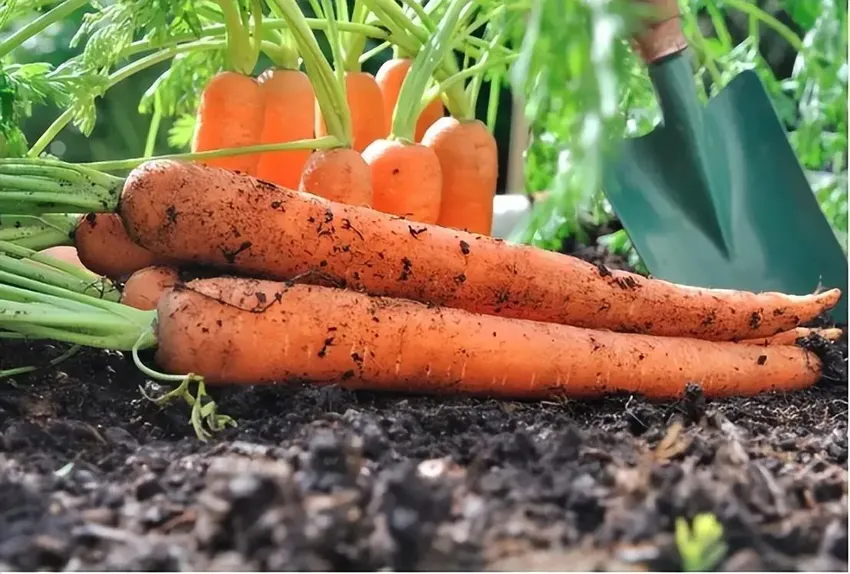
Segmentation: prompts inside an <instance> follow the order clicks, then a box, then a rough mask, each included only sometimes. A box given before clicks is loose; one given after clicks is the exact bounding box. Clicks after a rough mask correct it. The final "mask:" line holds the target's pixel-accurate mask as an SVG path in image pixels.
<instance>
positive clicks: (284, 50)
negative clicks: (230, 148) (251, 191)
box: [257, 30, 316, 189]
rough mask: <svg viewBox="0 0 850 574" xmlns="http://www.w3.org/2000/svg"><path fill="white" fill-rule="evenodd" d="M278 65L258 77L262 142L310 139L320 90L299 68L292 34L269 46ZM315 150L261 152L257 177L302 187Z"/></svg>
mask: <svg viewBox="0 0 850 574" xmlns="http://www.w3.org/2000/svg"><path fill="white" fill-rule="evenodd" d="M265 51H266V53H267V54H268V55H269V56H270V57H271V58H272V60H273V62H274V64H275V65H274V66H273V67H271V68H268V69H266V70H265V71H264V72H263V73H262V74H260V76H259V77H258V78H257V82H258V83H259V85H260V89H261V91H262V94H263V102H264V113H265V118H264V120H263V129H262V133H261V136H260V143H262V144H270V143H279V142H287V141H298V140H307V139H310V138H312V137H313V136H314V124H315V119H316V117H315V115H316V114H315V110H314V105H313V102H314V100H315V97H316V94H315V92H314V90H313V84H312V83H311V82H310V78H309V76H307V74H306V73H304V72H302V71H301V70H299V69H298V67H299V63H300V61H299V57H298V50H297V46H296V45H295V43H294V39H293V38H292V34H291V33H290V32H289V31H288V30H283V31H281V32H280V33H279V34H278V46H277V47H276V49H275V50H268V49H267V50H265ZM310 154H311V150H309V149H301V150H284V151H277V152H268V153H264V154H261V155H260V160H259V163H258V164H257V177H259V178H260V179H263V180H265V181H270V182H272V183H274V184H277V185H282V186H283V187H288V188H290V189H298V184H299V182H300V181H301V173H302V172H303V171H304V166H305V164H306V163H307V160H308V158H309V157H310Z"/></svg>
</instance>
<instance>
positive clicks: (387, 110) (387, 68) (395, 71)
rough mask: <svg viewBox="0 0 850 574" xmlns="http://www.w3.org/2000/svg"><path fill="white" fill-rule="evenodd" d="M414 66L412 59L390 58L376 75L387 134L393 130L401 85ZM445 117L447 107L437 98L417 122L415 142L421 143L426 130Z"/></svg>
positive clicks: (425, 108) (425, 109)
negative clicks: (394, 114)
mask: <svg viewBox="0 0 850 574" xmlns="http://www.w3.org/2000/svg"><path fill="white" fill-rule="evenodd" d="M412 64H413V59H412V58H401V57H394V58H390V59H389V60H387V61H385V62H384V63H383V64H381V67H380V68H378V72H377V73H376V74H375V81H376V82H377V83H378V87H379V88H380V89H381V97H382V98H383V101H384V120H385V122H386V125H387V127H386V129H385V133H387V134H389V133H390V130H391V129H392V120H393V111H394V110H395V105H396V102H397V101H398V95H399V92H400V91H401V84H402V82H404V79H405V78H406V77H407V73H408V71H409V70H410V66H411V65H412ZM444 115H445V107H444V106H443V102H442V101H441V100H440V98H439V97H435V98H434V99H432V100H431V101H430V102H428V105H426V106H425V107H424V108H423V109H422V112H421V113H420V114H419V117H418V118H417V120H416V132H415V136H414V141H416V142H421V141H422V136H424V135H425V130H427V129H428V128H429V127H431V124H433V123H434V122H436V121H437V120H438V119H440V118H441V117H443V116H444Z"/></svg>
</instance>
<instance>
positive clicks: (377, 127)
mask: <svg viewBox="0 0 850 574" xmlns="http://www.w3.org/2000/svg"><path fill="white" fill-rule="evenodd" d="M345 93H346V102H347V104H348V109H349V110H350V111H351V130H352V133H353V137H352V144H351V145H352V147H353V148H354V150H355V151H358V152H362V151H363V150H364V149H366V147H367V146H368V145H369V144H371V143H372V142H373V141H375V140H377V139H379V138H381V137H384V135H385V134H386V131H385V129H386V120H385V119H384V108H383V107H382V106H381V105H380V102H381V101H382V97H381V88H379V87H378V82H377V81H376V80H375V76H373V75H372V74H370V73H369V72H362V71H361V72H346V73H345ZM316 135H317V136H324V135H328V128H327V126H326V125H325V118H324V115H323V113H322V109H321V106H319V105H318V104H316Z"/></svg>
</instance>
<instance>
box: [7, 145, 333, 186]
mask: <svg viewBox="0 0 850 574" xmlns="http://www.w3.org/2000/svg"><path fill="white" fill-rule="evenodd" d="M340 145H341V142H340V140H339V139H338V138H336V137H334V136H324V137H320V138H316V139H309V140H293V141H289V142H281V143H273V144H257V145H252V146H244V147H238V148H221V149H214V150H208V151H203V152H186V153H171V154H164V155H159V156H152V157H134V158H129V159H119V160H107V161H94V162H89V163H80V164H77V165H79V166H83V167H87V168H92V169H98V170H101V171H118V170H125V169H133V168H135V167H138V166H140V165H142V164H143V163H145V162H148V161H154V160H160V159H173V160H186V161H194V160H204V159H212V158H216V157H230V156H236V155H244V154H251V153H264V152H270V151H285V150H296V149H311V150H317V149H333V148H336V147H340ZM0 197H2V192H0Z"/></svg>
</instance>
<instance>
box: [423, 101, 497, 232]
mask: <svg viewBox="0 0 850 574" xmlns="http://www.w3.org/2000/svg"><path fill="white" fill-rule="evenodd" d="M422 145H424V146H425V147H427V148H429V149H431V150H433V151H434V154H435V155H436V156H437V159H438V160H439V162H440V169H441V171H442V174H443V187H442V198H441V202H440V214H439V216H438V218H437V224H438V225H442V226H444V227H452V228H456V229H466V230H468V231H471V232H473V233H480V234H486V235H489V234H490V232H491V231H492V228H493V198H494V197H495V195H496V184H497V183H498V179H499V156H498V149H497V145H496V139H495V138H494V137H493V135H492V134H491V133H490V131H489V130H488V129H487V126H485V125H484V124H483V123H482V122H481V121H480V120H477V119H466V120H459V119H457V118H453V117H443V118H440V119H438V120H437V121H436V122H434V124H433V125H431V127H430V128H428V130H427V131H426V132H425V135H424V136H423V137H422Z"/></svg>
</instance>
